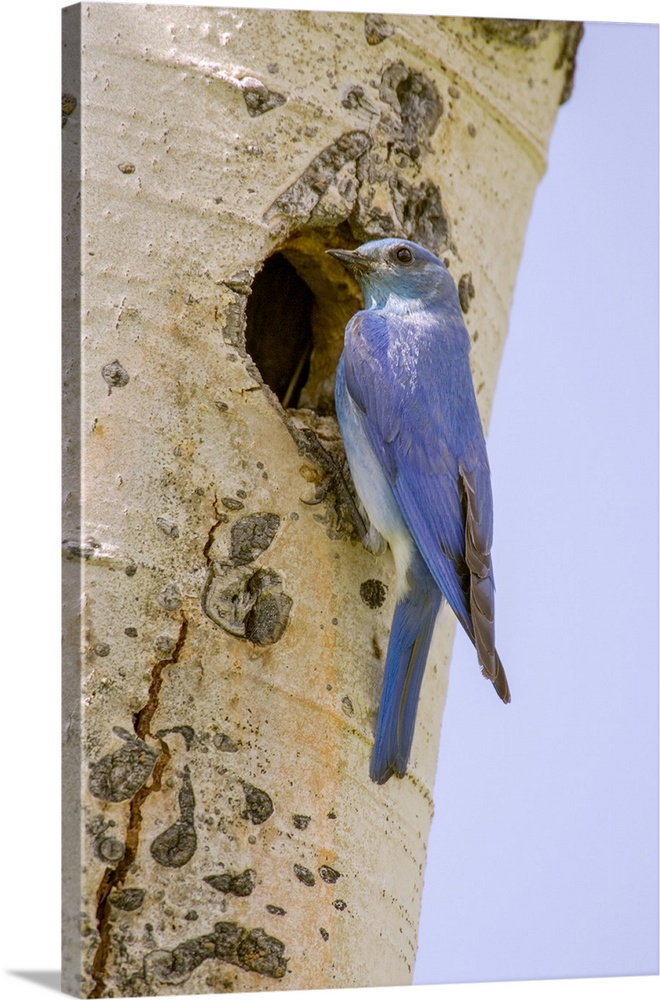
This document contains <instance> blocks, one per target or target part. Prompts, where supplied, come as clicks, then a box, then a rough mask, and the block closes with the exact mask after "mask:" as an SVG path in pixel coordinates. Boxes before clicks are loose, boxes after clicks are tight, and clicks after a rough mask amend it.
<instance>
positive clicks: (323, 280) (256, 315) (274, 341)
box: [245, 226, 362, 416]
mask: <svg viewBox="0 0 660 1000" xmlns="http://www.w3.org/2000/svg"><path fill="white" fill-rule="evenodd" d="M347 230H348V227H342V226H340V227H338V228H337V229H335V230H307V231H303V232H301V233H298V234H296V235H295V236H292V237H291V238H290V239H289V240H288V241H287V242H286V243H285V244H284V245H283V246H282V247H280V248H279V249H278V250H277V252H276V253H274V254H273V255H272V256H271V257H268V259H267V260H266V261H265V262H264V265H263V267H262V269H261V271H260V272H259V273H258V274H257V275H256V276H255V279H254V281H253V283H252V290H251V292H250V295H249V297H248V300H247V306H246V327H245V346H246V349H247V351H248V353H249V354H250V356H251V357H252V360H253V361H254V362H255V364H256V365H257V368H258V369H259V371H260V372H261V376H262V378H263V380H264V382H266V383H267V385H269V386H270V388H271V389H272V390H273V392H274V393H275V394H276V395H277V397H278V399H279V400H280V402H281V403H282V405H283V406H284V407H289V408H297V409H301V410H313V411H315V412H316V413H317V414H319V415H320V416H334V412H335V407H334V383H335V370H336V368H337V362H338V361H339V355H340V354H341V351H342V347H343V343H344V327H345V326H346V323H347V322H348V320H349V319H350V317H351V316H352V315H353V313H354V312H356V311H357V310H358V309H361V308H362V298H361V295H360V291H359V289H358V287H357V285H356V283H355V282H354V280H353V279H352V277H351V276H350V275H349V274H348V273H347V272H346V270H345V269H344V268H343V267H342V266H341V265H340V264H339V262H338V261H336V260H335V259H334V258H332V257H329V256H328V255H327V254H326V253H325V251H326V250H327V249H328V248H329V247H346V248H348V249H350V248H352V247H355V246H356V241H355V239H354V238H353V236H352V234H351V233H350V230H348V231H347Z"/></svg>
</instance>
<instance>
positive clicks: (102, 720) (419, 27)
mask: <svg viewBox="0 0 660 1000" xmlns="http://www.w3.org/2000/svg"><path fill="white" fill-rule="evenodd" d="M578 40H579V28H578V26H576V25H573V24H566V23H550V22H537V21H529V22H520V21H488V20H469V19H458V18H456V19H454V18H441V17H417V16H414V17H413V16H387V18H383V17H381V16H378V15H366V17H365V16H364V15H362V14H348V13H306V12H298V11H289V12H285V11H276V12H271V11H264V10H221V9H212V8H201V7H198V8H195V7H158V6H153V5H149V6H138V5H136V6H126V5H123V4H122V5H119V4H117V5H113V4H99V5H82V6H76V7H70V8H67V9H66V10H65V12H64V42H65V45H64V93H65V97H64V99H63V125H64V130H63V141H64V212H65V222H64V240H65V250H66V257H65V282H64V315H65V344H64V373H65V388H66V394H65V460H64V465H65V487H66V496H67V502H66V505H65V516H64V520H65V543H64V554H65V599H64V607H65V667H64V670H65V676H64V721H65V730H64V731H65V744H64V745H65V757H64V760H65V775H64V788H65V803H66V805H65V820H64V831H65V833H64V869H65V883H64V885H65V889H64V920H65V927H64V938H65V975H64V986H65V989H67V990H68V991H70V992H72V993H74V994H76V995H81V996H94V997H98V996H107V995H113V996H129V995H147V994H148V995H151V994H158V995H176V994H177V993H178V992H180V991H181V990H184V991H185V992H186V993H209V992H223V991H252V990H262V989H274V990H279V989H282V988H289V989H301V988H310V987H328V986H367V985H385V984H403V983H408V982H410V980H411V976H412V971H413V963H414V959H415V948H416V941H417V924H418V918H419V910H420V901H421V893H422V882H423V875H424V864H425V850H426V839H427V835H428V830H429V824H430V821H431V815H432V810H433V802H432V797H431V793H432V789H433V779H434V773H435V766H436V756H437V750H438V740H439V732H440V719H441V715H442V709H443V705H444V699H445V692H446V687H447V676H448V663H449V656H450V651H451V642H452V636H453V628H454V623H453V618H452V616H451V614H450V613H447V614H446V615H445V616H444V617H441V620H440V622H439V624H438V627H437V629H436V635H435V639H434V645H433V647H432V650H431V654H430V658H429V665H428V669H427V674H426V677H425V680H424V686H423V690H422V697H421V706H420V712H419V717H418V722H417V730H416V735H415V741H414V745H413V752H412V758H411V764H410V768H409V771H408V773H407V774H406V776H405V778H404V779H403V780H397V779H392V780H390V781H389V782H388V783H387V784H386V785H384V786H377V785H374V784H372V783H371V782H370V780H369V755H370V751H371V745H372V740H373V726H374V720H375V713H376V710H377V706H378V698H379V691H380V684H381V677H382V666H383V656H384V651H385V650H386V647H387V640H388V633H389V624H390V620H391V615H392V610H393V596H392V588H391V582H392V562H391V557H390V555H389V553H387V554H386V555H383V556H379V557H377V556H374V555H370V554H369V553H367V552H366V551H365V550H364V549H363V548H362V546H361V545H360V544H359V542H358V541H357V538H356V536H355V532H354V531H353V530H352V528H351V523H350V520H349V519H347V517H346V507H347V503H348V500H349V499H350V498H347V497H346V496H345V495H344V493H343V490H342V487H341V483H340V482H339V481H338V480H337V479H336V478H335V479H328V478H327V476H326V470H325V469H324V461H325V459H324V455H323V452H322V451H321V449H320V447H318V446H317V444H316V443H315V442H316V440H317V439H318V440H320V441H321V443H322V444H323V446H324V447H325V449H326V450H327V451H329V452H330V453H332V454H333V455H335V457H338V458H341V444H340V441H339V436H338V430H337V425H336V422H335V419H334V411H333V404H332V387H333V376H334V369H335V365H336V362H337V358H338V356H339V352H340V350H341V345H342V336H343V326H344V324H345V322H346V320H347V319H348V317H349V316H350V315H351V314H352V312H354V311H355V309H356V308H359V306H360V298H359V293H358V290H357V287H356V286H354V285H353V284H352V283H351V280H350V278H349V277H348V276H347V275H346V273H345V272H344V271H343V270H342V269H341V267H340V265H339V264H338V263H337V262H336V261H334V260H332V259H331V258H329V257H327V256H326V255H325V254H324V250H325V249H326V248H328V247H330V246H348V247H354V246H356V245H358V244H359V243H360V242H362V241H364V240H366V239H372V238H377V237H381V236H389V235H405V236H406V237H408V238H412V239H414V240H417V241H418V242H421V243H423V244H425V245H427V246H429V247H430V248H431V249H433V250H434V251H436V252H437V253H439V254H440V255H441V256H443V257H444V258H445V259H446V260H447V262H448V264H449V267H450V269H451V271H452V273H453V274H454V276H455V278H456V281H457V282H458V284H459V289H460V294H461V303H462V305H463V309H464V311H465V312H466V313H467V324H468V327H469V330H470V333H471V337H472V340H473V343H474V348H473V351H472V362H473V372H474V378H475V386H476V389H477V397H478V400H479V404H480V407H481V412H482V415H483V419H484V421H486V420H487V418H488V414H489V411H490V405H491V400H492V395H493V391H494V385H495V376H496V371H497V366H498V362H499V358H500V354H501V351H502V345H503V340H504V336H505V332H506V327H507V315H508V310H509V306H510V302H511V296H512V290H513V285H514V279H515V274H516V269H517V265H518V260H519V256H520V253H521V248H522V242H523V237H524V232H525V225H526V222H527V218H528V214H529V211H530V207H531V203H532V198H533V195H534V190H535V187H536V184H537V183H538V181H539V178H540V177H541V175H542V173H543V170H544V168H545V155H546V149H547V144H548V139H549V135H550V131H551V128H552V125H553V122H554V118H555V114H556V111H557V108H558V105H559V104H560V102H561V101H562V100H564V99H565V98H566V96H568V93H569V92H570V82H571V76H572V70H573V64H574V54H575V49H576V46H577V42H578ZM80 53H82V55H81V54H80ZM79 273H80V274H82V284H81V286H80V287H79V286H78V274H79ZM250 292H252V295H251V297H249V296H250ZM283 404H284V405H283ZM309 429H312V430H314V431H315V433H316V436H317V437H316V438H315V437H314V435H312V434H310V433H309ZM324 483H325V485H328V483H329V484H330V489H328V491H327V492H326V494H325V497H324V498H323V499H322V500H321V502H320V503H318V504H316V505H309V504H306V503H305V502H303V501H310V500H315V499H318V498H319V497H320V496H321V495H322V493H323V488H324ZM474 669H475V670H476V669H478V667H477V663H476V658H475V666H474ZM514 695H515V692H514ZM496 708H497V706H496V705H495V703H494V710H496ZM81 913H82V919H81V917H80V914H81Z"/></svg>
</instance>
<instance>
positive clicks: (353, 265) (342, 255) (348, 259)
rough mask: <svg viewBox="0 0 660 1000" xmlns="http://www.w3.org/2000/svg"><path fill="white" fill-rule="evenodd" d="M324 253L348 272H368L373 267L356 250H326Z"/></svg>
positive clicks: (367, 259)
mask: <svg viewBox="0 0 660 1000" xmlns="http://www.w3.org/2000/svg"><path fill="white" fill-rule="evenodd" d="M326 253H329V254H330V256H331V257H336V258H337V260H338V261H340V262H341V263H342V264H343V265H344V267H347V268H348V270H349V271H358V272H360V271H361V272H364V271H369V270H371V267H372V266H373V264H372V261H371V260H369V258H368V257H365V256H364V255H363V254H361V253H358V251H357V250H326Z"/></svg>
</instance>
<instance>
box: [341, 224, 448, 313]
mask: <svg viewBox="0 0 660 1000" xmlns="http://www.w3.org/2000/svg"><path fill="white" fill-rule="evenodd" d="M327 252H328V253H329V254H330V255H331V256H332V257H336V258H337V260H339V261H341V263H342V264H343V265H344V266H345V267H346V268H348V270H349V271H350V272H351V273H352V274H353V275H354V276H355V278H356V280H357V281H358V283H359V285H360V287H361V289H362V293H363V295H364V304H365V308H366V309H379V308H382V307H384V306H386V305H387V306H388V307H389V308H395V309H403V310H405V309H411V308H415V307H419V306H420V305H421V306H423V305H425V304H430V303H431V302H433V303H443V304H446V305H453V306H456V307H458V308H459V309H460V307H459V306H458V294H457V292H456V285H455V284H454V280H453V278H452V276H451V275H450V273H449V271H448V270H447V268H446V267H445V265H444V264H443V263H442V261H441V260H439V259H438V258H437V257H436V256H435V254H432V253H431V251H430V250H427V249H426V248H425V247H422V246H420V245H419V243H413V242H412V241H411V240H395V239H386V240H371V241H370V242H369V243H363V244H362V246H359V247H358V248H357V250H328V251H327Z"/></svg>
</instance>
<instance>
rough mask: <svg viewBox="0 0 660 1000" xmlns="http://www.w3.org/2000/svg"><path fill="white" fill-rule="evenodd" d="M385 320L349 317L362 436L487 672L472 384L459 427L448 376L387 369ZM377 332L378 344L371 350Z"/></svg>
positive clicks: (482, 513)
mask: <svg viewBox="0 0 660 1000" xmlns="http://www.w3.org/2000/svg"><path fill="white" fill-rule="evenodd" d="M390 322H391V321H390V320H388V319H385V317H383V316H382V315H379V314H376V313H373V312H371V313H369V312H362V313H357V314H356V315H355V316H354V317H353V319H352V320H351V321H350V323H349V327H347V337H346V346H345V352H344V353H345V361H344V364H345V375H346V386H347V388H348V391H349V392H350V394H351V396H352V398H353V399H354V401H355V403H356V404H357V406H358V407H359V408H360V410H361V411H362V414H363V419H364V425H365V429H366V432H367V435H368V437H369V440H370V442H371V444H372V446H373V448H374V449H375V451H376V453H377V455H378V456H379V458H380V460H381V463H382V466H383V469H384V471H385V473H386V475H387V478H388V481H389V483H390V486H391V488H392V492H393V494H394V496H395V498H396V500H397V503H398V505H399V508H400V510H401V513H402V514H403V517H404V519H405V521H406V523H407V525H408V528H409V530H410V533H411V535H412V536H413V538H414V540H415V542H416V544H417V547H418V548H419V550H420V552H421V553H422V556H423V557H424V561H425V562H426V564H427V566H428V567H429V570H430V571H431V573H432V575H433V577H434V578H435V581H436V583H437V584H438V586H439V588H440V590H441V591H442V593H443V594H444V596H445V598H446V599H447V601H448V603H449V605H450V606H451V608H452V609H453V611H454V613H455V614H456V616H457V618H458V619H459V621H460V622H461V624H462V625H463V627H464V629H465V630H466V632H467V633H468V635H469V636H470V638H471V639H472V640H473V642H474V643H475V646H476V649H477V654H478V657H479V661H480V663H481V665H482V668H483V670H484V673H485V674H486V676H488V677H489V678H490V679H491V680H494V679H495V677H496V676H497V674H498V669H499V667H498V664H499V661H498V659H497V654H496V652H495V645H494V590H495V587H494V582H493V573H492V565H491V557H490V548H491V544H492V533H493V513H492V495H491V487H490V471H489V467H488V459H487V456H486V448H485V442H484V439H483V433H482V430H481V424H480V422H479V415H478V412H477V410H476V402H474V393H473V389H472V385H471V383H470V385H469V387H468V388H469V392H466V391H463V392H462V394H461V399H462V403H461V406H462V411H461V412H460V413H459V414H458V418H459V419H460V427H458V428H457V426H456V419H457V413H456V407H455V402H456V400H455V399H454V397H453V396H449V394H451V393H453V392H455V390H456V386H455V385H450V384H449V383H448V384H447V385H440V386H438V384H437V382H436V379H435V376H436V374H437V372H429V373H428V374H429V377H428V378H424V377H423V374H424V373H420V372H419V371H418V377H417V380H416V384H415V385H412V383H411V379H410V378H406V377H402V372H400V371H397V370H395V368H393V366H392V362H391V360H390V359H388V356H387V351H386V349H385V345H386V343H387V334H388V324H389V323H390ZM365 324H366V325H365ZM379 341H381V342H382V345H383V349H382V350H381V349H376V350H374V345H378V343H379ZM420 374H421V376H422V377H419V376H420ZM467 378H468V379H469V378H471V376H470V374H469V370H467ZM459 389H463V390H465V389H466V387H465V386H461V387H459ZM443 395H444V396H445V398H442V396H443ZM447 396H449V398H447ZM466 398H467V399H468V404H467V409H466V404H465V399H466ZM466 415H467V419H464V418H465V416H466ZM502 676H503V671H502Z"/></svg>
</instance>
